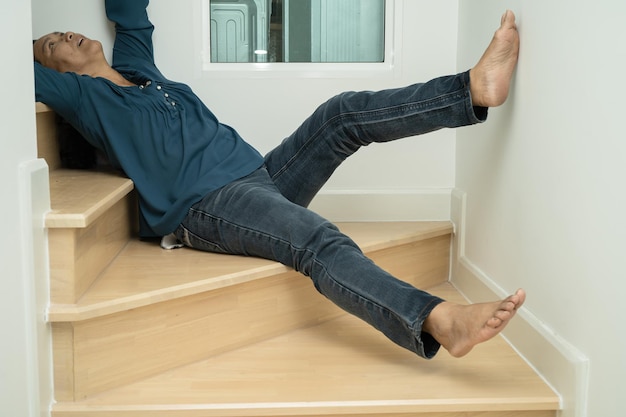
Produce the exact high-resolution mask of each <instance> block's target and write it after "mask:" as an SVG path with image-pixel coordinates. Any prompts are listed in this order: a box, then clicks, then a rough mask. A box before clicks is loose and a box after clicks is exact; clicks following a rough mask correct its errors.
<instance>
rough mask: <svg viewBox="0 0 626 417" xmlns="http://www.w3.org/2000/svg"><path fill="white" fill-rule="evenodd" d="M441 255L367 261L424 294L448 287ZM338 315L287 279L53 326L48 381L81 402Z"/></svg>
mask: <svg viewBox="0 0 626 417" xmlns="http://www.w3.org/2000/svg"><path fill="white" fill-rule="evenodd" d="M449 247H450V237H449V236H443V237H437V238H431V239H428V240H426V241H422V242H418V243H411V244H405V245H402V246H400V247H397V248H394V249H385V250H380V251H378V252H375V253H373V254H370V256H371V257H372V259H374V261H375V262H377V263H378V264H379V265H381V266H383V267H384V268H386V269H387V270H389V271H390V272H391V273H393V274H394V275H396V276H398V277H400V278H402V279H404V280H406V281H408V282H411V283H413V284H414V285H416V286H418V287H428V286H431V285H436V284H438V283H441V282H445V281H446V280H447V279H448V264H449ZM339 314H341V311H340V310H339V309H338V308H337V307H335V306H334V305H333V304H331V303H330V302H329V301H327V300H326V299H324V298H323V297H322V296H320V295H319V294H318V293H317V292H316V291H315V289H314V288H313V285H312V284H311V283H310V281H309V280H308V279H307V278H305V277H303V276H301V275H299V274H297V273H295V272H293V271H292V272H287V273H283V274H279V275H277V276H273V277H269V278H264V279H262V280H257V281H252V282H248V283H244V284H240V285H237V286H232V287H227V288H222V289H220V290H216V291H211V292H207V293H203V294H197V295H193V296H189V297H185V298H181V299H177V300H172V301H168V302H162V303H158V304H153V305H150V306H147V307H142V308H137V309H134V310H129V311H125V312H121V313H116V314H112V315H109V316H104V317H100V318H96V319H92V320H86V321H82V322H75V323H67V324H66V323H53V333H54V334H55V339H54V340H55V343H56V345H55V347H54V351H55V375H56V376H57V378H58V384H61V385H60V387H63V388H62V390H61V391H60V392H58V393H57V400H70V399H69V398H68V399H64V398H59V397H58V395H63V396H67V397H72V399H73V398H75V399H77V400H78V399H82V398H85V397H87V396H90V395H93V394H96V393H99V392H102V391H105V390H108V389H111V388H114V387H118V386H121V385H125V384H127V383H130V382H134V381H136V380H138V379H141V378H145V377H147V376H151V375H154V374H157V373H159V372H163V371H166V370H168V369H172V368H175V367H178V366H181V365H185V364H188V363H192V362H195V361H198V360H201V359H203V358H207V357H209V356H212V355H216V354H219V353H222V352H225V351H228V350H231V349H236V348H239V347H241V346H247V345H249V344H251V343H254V342H257V341H260V340H264V339H267V338H270V337H274V336H277V335H279V334H282V333H285V332H288V331H290V330H294V329H297V328H300V327H305V326H309V325H312V324H316V323H319V322H322V321H325V320H329V319H331V318H334V317H336V316H338V315H339ZM67 349H70V350H71V352H67ZM63 350H65V351H63ZM68 364H69V365H68ZM70 365H71V366H70Z"/></svg>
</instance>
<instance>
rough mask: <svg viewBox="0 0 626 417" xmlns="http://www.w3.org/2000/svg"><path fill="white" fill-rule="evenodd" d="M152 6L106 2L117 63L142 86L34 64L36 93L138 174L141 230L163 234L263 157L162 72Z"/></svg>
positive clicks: (142, 0) (138, 1)
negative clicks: (149, 11) (155, 44)
mask: <svg viewBox="0 0 626 417" xmlns="http://www.w3.org/2000/svg"><path fill="white" fill-rule="evenodd" d="M147 6H148V0H132V1H129V0H107V1H106V11H107V17H108V18H109V19H110V20H111V21H113V22H115V30H116V37H115V45H114V49H113V64H112V66H113V68H114V69H115V70H117V71H118V72H120V73H121V74H122V75H123V76H124V77H125V78H126V79H128V80H130V81H132V82H133V83H135V84H137V86H132V87H121V86H118V85H116V84H114V83H112V82H110V81H108V80H106V79H103V78H92V77H89V76H85V75H77V74H75V73H70V72H68V73H59V72H57V71H55V70H52V69H49V68H46V67H43V66H42V65H40V64H38V63H35V93H36V100H37V101H41V102H43V103H45V104H47V105H49V106H50V107H52V108H53V109H54V110H55V111H56V112H57V113H58V114H59V115H61V116H62V117H63V118H65V119H66V120H67V121H68V122H69V123H70V124H72V125H73V126H74V127H75V128H76V129H77V130H78V131H79V132H80V133H81V134H82V135H83V136H84V137H85V139H86V140H87V141H89V142H90V143H91V144H92V145H94V146H95V147H97V148H99V149H101V150H102V151H104V152H105V153H106V155H107V156H108V157H109V159H110V161H111V163H112V164H113V165H114V166H115V167H117V168H119V169H122V170H123V171H124V172H125V174H126V175H128V177H129V178H130V179H132V180H133V182H134V183H135V187H136V189H137V191H138V194H139V208H140V214H141V216H140V217H141V222H140V234H141V236H142V237H156V236H165V235H167V234H169V233H171V232H173V231H174V230H175V229H176V227H177V226H178V225H179V224H180V222H181V221H182V220H183V218H184V217H185V216H186V214H187V211H188V209H189V208H190V207H191V206H192V205H193V204H194V203H196V202H197V201H200V200H201V199H202V198H203V197H204V196H205V195H206V194H207V193H209V192H210V191H212V190H215V189H217V188H219V187H221V186H223V185H225V184H227V183H229V182H231V181H233V180H235V179H238V178H241V177H244V176H246V175H248V174H250V173H251V172H253V171H254V170H256V169H257V168H259V167H260V166H261V165H262V164H263V157H262V156H261V155H260V154H259V153H258V152H257V151H256V150H255V149H253V148H252V147H251V146H250V145H249V144H247V143H246V142H245V141H244V140H243V139H242V138H241V137H240V136H239V134H238V133H237V132H236V131H235V130H234V129H232V128H231V127H229V126H226V125H224V124H221V123H220V122H219V121H218V120H217V118H216V117H215V116H214V115H213V113H211V111H210V110H209V109H208V108H207V107H206V106H205V105H204V104H203V103H202V101H201V100H200V99H199V98H198V97H197V96H196V95H195V94H194V93H193V92H192V90H191V89H190V88H189V87H188V86H187V85H185V84H181V83H177V82H173V81H170V80H168V79H167V78H165V77H164V76H163V75H162V74H161V72H160V71H159V70H158V68H157V67H156V65H155V63H154V55H153V45H152V32H153V30H154V26H153V25H152V24H151V23H150V21H149V19H148V15H147V12H146V7H147Z"/></svg>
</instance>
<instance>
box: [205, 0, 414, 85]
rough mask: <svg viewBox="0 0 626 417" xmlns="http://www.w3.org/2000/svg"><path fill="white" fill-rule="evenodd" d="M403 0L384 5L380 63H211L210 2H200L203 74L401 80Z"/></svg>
mask: <svg viewBox="0 0 626 417" xmlns="http://www.w3.org/2000/svg"><path fill="white" fill-rule="evenodd" d="M403 1H404V0H387V1H386V2H385V57H384V61H383V62H355V63H319V62H238V63H222V62H219V63H216V62H211V39H210V33H211V32H210V31H211V28H210V25H211V19H210V0H202V6H201V7H202V12H201V15H202V31H201V33H202V53H201V66H202V72H203V73H208V75H210V76H211V77H212V78H215V77H224V78H372V77H384V78H396V77H399V76H400V70H399V69H400V67H401V65H400V59H401V54H400V51H401V50H402V48H401V41H402V20H403V14H402V8H403V7H402V6H403Z"/></svg>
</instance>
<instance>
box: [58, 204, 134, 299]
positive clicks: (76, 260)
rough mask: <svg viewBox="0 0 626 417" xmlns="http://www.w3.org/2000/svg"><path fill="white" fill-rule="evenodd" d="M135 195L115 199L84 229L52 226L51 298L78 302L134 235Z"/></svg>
mask: <svg viewBox="0 0 626 417" xmlns="http://www.w3.org/2000/svg"><path fill="white" fill-rule="evenodd" d="M134 210H135V206H134V204H133V202H132V197H127V198H125V199H123V200H121V201H119V202H118V203H116V204H115V205H114V206H113V207H111V209H109V210H108V211H107V212H106V213H105V214H104V215H102V216H101V217H100V218H99V219H98V220H96V221H95V222H94V223H92V224H91V225H89V226H88V227H86V228H84V229H49V231H48V240H49V250H50V299H51V302H52V303H54V304H72V303H75V302H76V301H77V300H78V299H79V298H80V297H81V296H82V295H83V294H84V292H85V291H86V290H87V288H89V286H90V285H91V284H92V283H93V282H94V280H95V279H96V278H97V277H98V275H100V273H101V272H102V271H103V270H104V269H105V268H106V267H107V266H108V265H109V263H110V262H111V260H113V258H115V256H116V255H117V254H118V253H119V252H120V250H121V249H122V248H123V247H124V246H125V245H126V243H127V242H128V240H129V239H130V238H131V234H132V233H131V231H132V230H134V229H135V228H134V227H132V224H133V222H134V219H135V217H136V216H135V214H134Z"/></svg>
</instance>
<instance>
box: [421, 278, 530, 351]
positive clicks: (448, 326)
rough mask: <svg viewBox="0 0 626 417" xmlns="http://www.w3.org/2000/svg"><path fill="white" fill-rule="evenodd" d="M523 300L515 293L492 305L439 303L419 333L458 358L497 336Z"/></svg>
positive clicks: (521, 295)
mask: <svg viewBox="0 0 626 417" xmlns="http://www.w3.org/2000/svg"><path fill="white" fill-rule="evenodd" d="M525 299H526V293H525V292H524V290H522V289H519V290H517V292H516V293H515V294H513V295H511V296H509V297H507V298H505V299H504V300H501V301H496V302H492V303H481V304H471V305H460V304H454V303H449V302H443V303H441V304H439V305H438V306H437V307H435V308H434V309H433V311H432V312H431V313H430V315H429V316H428V317H427V318H426V321H425V322H424V326H423V328H422V329H423V331H425V332H427V333H429V334H430V335H432V336H433V337H434V338H435V340H437V341H438V342H439V343H440V344H441V346H443V347H444V348H445V349H446V350H447V351H448V352H450V354H451V355H452V356H455V357H457V358H458V357H461V356H464V355H467V354H468V353H469V352H470V350H472V348H473V347H474V346H476V345H477V344H479V343H482V342H485V341H487V340H489V339H491V338H493V337H494V336H496V335H497V334H498V333H500V332H501V331H502V329H504V328H505V327H506V325H507V324H508V323H509V321H510V320H511V319H512V318H513V316H515V313H516V311H517V309H518V308H520V307H521V306H522V304H524V300H525Z"/></svg>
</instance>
